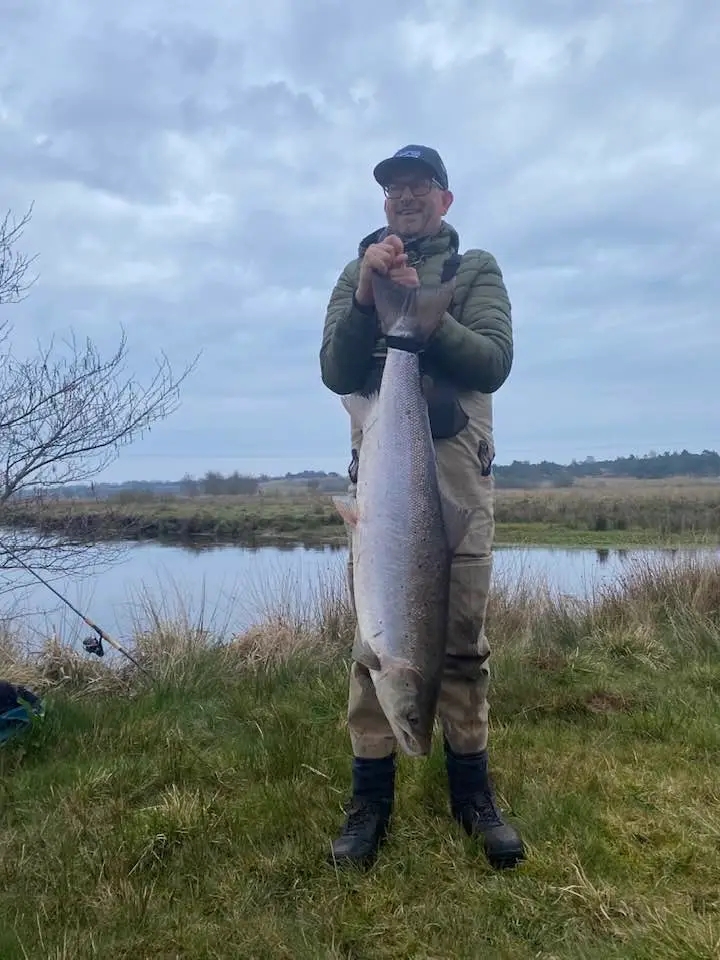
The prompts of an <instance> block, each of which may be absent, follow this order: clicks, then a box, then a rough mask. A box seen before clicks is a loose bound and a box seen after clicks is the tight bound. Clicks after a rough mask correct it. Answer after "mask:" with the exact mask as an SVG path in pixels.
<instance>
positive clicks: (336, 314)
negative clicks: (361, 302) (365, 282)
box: [320, 260, 377, 396]
mask: <svg viewBox="0 0 720 960" xmlns="http://www.w3.org/2000/svg"><path fill="white" fill-rule="evenodd" d="M357 275H358V262H357V261H356V260H355V261H352V262H351V263H349V264H348V265H347V266H346V267H345V269H344V270H343V272H342V273H341V274H340V277H339V278H338V280H337V283H336V284H335V287H334V288H333V291H332V293H331V294H330V301H329V303H328V306H327V310H326V313H325V326H324V329H323V336H322V345H321V347H320V372H321V376H322V382H323V383H324V384H325V386H326V387H327V388H328V389H329V390H332V391H333V393H337V394H340V395H341V396H342V395H343V394H347V393H353V392H354V391H355V390H359V389H361V387H362V386H363V384H364V383H365V381H366V379H367V376H368V374H369V373H370V370H371V369H372V356H373V351H374V349H375V342H376V340H377V315H376V313H375V308H374V307H370V308H367V307H360V306H358V304H357V303H356V302H355V289H356V287H357Z"/></svg>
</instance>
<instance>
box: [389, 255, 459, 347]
mask: <svg viewBox="0 0 720 960" xmlns="http://www.w3.org/2000/svg"><path fill="white" fill-rule="evenodd" d="M372 283H373V293H374V296H375V307H376V310H377V315H378V318H379V321H380V329H381V330H382V332H383V335H384V336H385V339H386V340H387V341H388V346H395V347H400V348H401V349H406V350H413V348H415V349H417V350H420V349H421V348H422V346H423V345H424V344H425V343H426V341H427V340H429V339H430V337H431V336H432V335H433V334H434V333H435V331H436V330H437V329H438V327H439V326H440V323H441V322H442V319H443V316H444V314H445V311H446V310H447V308H448V306H449V305H450V301H451V299H452V295H453V292H454V289H455V279H454V278H452V279H450V280H448V281H446V282H445V283H440V284H432V285H427V286H422V285H421V286H419V287H408V286H405V285H404V284H400V283H396V282H395V281H394V280H392V279H391V278H390V277H388V276H385V275H383V274H379V273H374V274H373V280H372Z"/></svg>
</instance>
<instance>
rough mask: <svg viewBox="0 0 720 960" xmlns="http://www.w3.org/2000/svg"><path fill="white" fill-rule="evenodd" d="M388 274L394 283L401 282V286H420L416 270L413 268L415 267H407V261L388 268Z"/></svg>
mask: <svg viewBox="0 0 720 960" xmlns="http://www.w3.org/2000/svg"><path fill="white" fill-rule="evenodd" d="M403 256H404V254H403ZM388 275H389V277H390V279H391V280H394V281H395V283H399V284H402V286H404V287H419V286H420V278H419V277H418V275H417V270H416V269H415V267H409V266H408V265H407V263H403V264H400V266H397V267H393V268H392V269H391V270H390V272H389V274H388Z"/></svg>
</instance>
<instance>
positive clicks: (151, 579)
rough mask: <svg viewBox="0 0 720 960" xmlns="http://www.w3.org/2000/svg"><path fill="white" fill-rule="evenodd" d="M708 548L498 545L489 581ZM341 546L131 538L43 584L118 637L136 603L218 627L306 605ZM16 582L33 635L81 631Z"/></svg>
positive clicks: (578, 592) (560, 585)
mask: <svg viewBox="0 0 720 960" xmlns="http://www.w3.org/2000/svg"><path fill="white" fill-rule="evenodd" d="M699 552H700V553H704V554H707V555H712V556H716V555H717V554H718V551H717V550H705V551H697V550H690V549H687V550H682V549H672V550H659V549H657V550H648V549H610V548H606V547H603V548H596V549H585V548H567V549H564V548H557V547H554V548H549V547H525V546H523V547H519V546H518V547H502V548H498V549H497V550H496V552H495V561H494V568H493V569H494V577H495V580H496V582H498V583H505V584H507V585H510V586H512V585H516V584H517V583H518V582H530V583H532V584H539V583H544V584H547V585H548V586H549V587H550V589H551V590H552V591H553V592H556V593H561V594H564V595H566V596H573V597H591V596H593V595H594V594H595V593H596V592H597V590H598V588H601V587H602V586H603V585H606V584H610V583H612V582H613V581H614V580H616V579H617V578H618V576H620V575H621V574H623V573H625V572H626V570H627V567H628V565H629V564H631V563H634V562H637V561H639V560H640V561H641V560H644V559H648V560H654V559H657V558H664V559H672V558H678V559H679V558H681V557H682V556H683V555H684V554H686V555H687V556H690V555H692V554H695V555H697V554H698V553H699ZM345 559H346V548H345V547H344V546H323V547H317V548H310V547H298V546H297V545H294V544H278V545H276V546H272V547H268V546H255V547H252V546H244V547H237V546H228V545H218V544H209V543H208V544H194V545H192V546H177V545H175V546H168V545H162V544H158V543H137V544H130V545H128V547H127V551H126V552H125V554H124V556H123V559H122V560H121V561H120V562H118V563H116V564H114V565H108V566H104V567H101V568H100V569H99V570H98V572H97V574H96V575H92V576H86V577H83V578H75V579H73V578H69V577H65V578H60V579H57V580H53V586H54V587H55V588H56V589H58V590H60V592H61V593H63V594H65V595H66V596H67V598H68V599H69V600H70V601H71V602H72V603H73V604H75V605H76V606H77V607H78V608H79V609H80V610H82V611H84V612H85V613H87V614H88V615H89V616H90V618H91V619H93V620H95V621H96V622H98V623H101V625H102V626H103V627H104V628H105V629H106V630H108V631H109V632H110V633H114V634H115V635H116V636H118V637H128V636H130V635H131V634H132V633H133V631H134V630H135V629H138V628H141V627H143V626H145V625H146V623H147V619H146V618H145V616H144V613H143V609H142V607H143V604H145V605H147V603H148V602H151V603H152V604H154V605H155V606H156V608H157V609H158V611H159V613H160V615H161V616H172V615H174V614H177V612H178V611H181V612H182V613H183V615H184V616H185V617H187V618H188V619H189V620H191V621H193V622H199V621H200V620H202V621H203V622H204V623H206V624H207V626H208V627H209V628H210V629H217V630H219V631H220V632H223V633H227V631H229V630H242V629H244V628H246V627H247V626H248V625H250V624H251V623H253V622H256V621H257V620H258V619H260V618H262V617H263V616H264V615H266V613H267V611H268V608H269V607H272V606H273V605H276V604H277V602H278V601H280V602H282V603H283V604H284V605H285V606H286V608H288V607H292V608H293V609H302V608H303V607H307V605H308V604H312V602H313V599H314V597H316V596H317V591H318V586H319V585H321V584H322V583H323V582H326V581H327V580H328V579H334V580H335V582H336V583H341V582H342V578H343V577H344V574H345ZM20 582H21V583H22V584H23V590H22V591H21V592H20V591H18V593H17V595H16V596H14V597H13V598H12V600H13V601H14V602H13V605H12V607H9V602H10V598H8V597H7V596H3V598H2V603H3V609H4V612H5V614H6V615H7V614H8V613H11V614H14V615H16V616H18V617H21V622H22V624H23V625H24V626H25V628H26V629H27V630H29V631H32V632H33V633H35V634H36V635H37V636H47V635H48V634H49V633H51V632H57V633H59V634H60V635H61V636H62V637H63V639H65V640H66V641H68V642H77V643H79V641H80V638H81V637H82V636H84V635H85V633H86V632H87V631H86V629H85V628H84V626H83V625H82V623H81V622H79V621H78V619H77V618H76V617H75V616H74V614H72V613H71V612H70V611H68V610H67V608H65V607H64V606H63V605H62V604H61V603H60V602H59V601H57V600H56V599H55V598H54V597H53V596H52V594H50V593H49V591H47V590H46V588H44V587H43V586H42V585H40V584H37V583H34V582H32V581H28V578H27V576H22V577H21V576H20V575H18V583H20Z"/></svg>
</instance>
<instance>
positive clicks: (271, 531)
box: [0, 480, 720, 547]
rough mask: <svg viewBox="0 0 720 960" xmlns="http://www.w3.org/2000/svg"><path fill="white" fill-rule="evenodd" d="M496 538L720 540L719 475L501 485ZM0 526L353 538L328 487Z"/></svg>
mask: <svg viewBox="0 0 720 960" xmlns="http://www.w3.org/2000/svg"><path fill="white" fill-rule="evenodd" d="M496 520H497V542H498V543H502V544H546V545H563V546H590V547H605V546H607V547H624V546H679V545H693V544H699V543H701V544H714V545H716V544H718V543H720V483H712V482H704V483H702V482H696V483H692V482H681V481H680V480H677V481H672V482H667V481H662V482H655V481H650V480H647V481H622V480H614V481H613V480H609V481H606V482H602V481H596V482H594V483H583V484H578V485H577V486H575V487H571V488H569V489H550V488H548V489H542V490H514V489H512V490H511V489H504V488H502V487H500V488H498V489H497V490H496ZM0 526H16V527H24V526H25V527H36V528H39V529H40V530H42V531H43V532H45V533H52V534H56V533H63V534H66V535H71V536H73V537H95V538H99V539H113V538H116V539H117V538H120V539H129V540H133V539H137V540H148V539H152V540H161V541H165V542H171V543H176V542H178V543H196V544H202V543H223V542H234V543H239V544H243V545H252V546H257V545H282V544H295V543H305V544H308V545H313V544H316V545H320V544H335V545H338V546H344V545H345V543H346V534H345V528H344V526H343V523H342V520H341V518H340V516H339V514H338V513H337V511H336V509H335V507H334V505H333V503H332V500H331V499H330V497H329V496H328V495H324V494H302V495H295V496H275V495H262V496H211V497H204V496H203V497H195V498H190V497H185V498H184V497H160V496H158V497H153V496H148V495H147V494H145V495H143V497H142V498H138V499H137V500H136V501H132V500H129V499H128V495H127V494H123V495H122V497H120V498H118V499H113V498H111V499H109V500H100V501H98V500H60V501H49V502H46V503H43V504H39V503H34V502H24V503H23V502H17V503H13V504H8V505H5V506H4V507H3V509H2V511H1V512H0Z"/></svg>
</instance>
